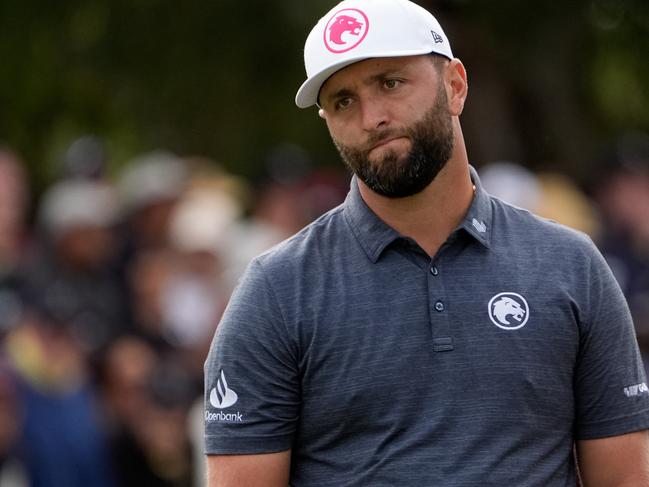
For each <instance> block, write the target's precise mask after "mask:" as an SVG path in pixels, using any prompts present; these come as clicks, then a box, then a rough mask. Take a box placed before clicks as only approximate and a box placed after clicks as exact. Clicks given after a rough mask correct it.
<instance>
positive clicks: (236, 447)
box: [204, 434, 293, 455]
mask: <svg viewBox="0 0 649 487" xmlns="http://www.w3.org/2000/svg"><path fill="white" fill-rule="evenodd" d="M292 442H293V435H292V434H287V435H278V436H270V437H269V436H263V437H262V436H246V437H230V436H225V435H218V436H217V435H208V436H206V437H205V451H204V453H205V454H206V455H246V454H256V453H275V452H280V451H285V450H289V449H290V448H291V446H292Z"/></svg>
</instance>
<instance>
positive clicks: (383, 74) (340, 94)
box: [324, 68, 403, 102]
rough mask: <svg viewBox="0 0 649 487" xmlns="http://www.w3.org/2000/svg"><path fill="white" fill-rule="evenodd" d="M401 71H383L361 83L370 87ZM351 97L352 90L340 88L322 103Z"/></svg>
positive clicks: (397, 69)
mask: <svg viewBox="0 0 649 487" xmlns="http://www.w3.org/2000/svg"><path fill="white" fill-rule="evenodd" d="M402 71H403V70H401V69H399V68H388V69H385V70H383V71H381V72H380V73H377V74H373V75H372V76H370V77H369V78H367V79H366V80H364V81H363V82H362V83H363V84H364V85H366V86H367V85H371V84H373V83H376V82H377V81H383V80H384V79H386V78H389V77H390V76H394V75H397V74H400V73H401V72H402ZM353 95H354V92H353V91H352V90H350V89H349V88H341V89H339V90H338V91H335V92H334V93H331V94H330V95H328V96H327V97H326V98H325V99H324V101H325V102H331V101H333V100H337V99H340V98H345V97H348V96H353Z"/></svg>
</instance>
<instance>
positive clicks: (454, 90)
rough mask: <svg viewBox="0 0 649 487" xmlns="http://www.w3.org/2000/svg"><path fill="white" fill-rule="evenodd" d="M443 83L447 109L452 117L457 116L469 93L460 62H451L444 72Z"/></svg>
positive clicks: (456, 60) (464, 71) (464, 72)
mask: <svg viewBox="0 0 649 487" xmlns="http://www.w3.org/2000/svg"><path fill="white" fill-rule="evenodd" d="M444 81H445V83H446V92H447V94H448V107H449V111H450V112H451V115H452V116H456V117H457V116H459V115H460V114H461V113H462V111H463V110H464V101H465V100H466V97H467V94H468V92H469V84H468V81H467V76H466V69H464V64H462V61H460V60H459V59H457V58H455V59H453V60H451V61H450V62H449V63H448V64H447V65H446V69H445V70H444Z"/></svg>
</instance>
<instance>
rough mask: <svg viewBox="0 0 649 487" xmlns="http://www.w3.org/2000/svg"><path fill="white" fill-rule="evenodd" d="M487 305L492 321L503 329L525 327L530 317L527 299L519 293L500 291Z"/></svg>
mask: <svg viewBox="0 0 649 487" xmlns="http://www.w3.org/2000/svg"><path fill="white" fill-rule="evenodd" d="M487 307H488V311H489V318H490V319H491V322H492V323H493V324H494V325H496V326H497V327H498V328H502V329H503V330H518V329H519V328H523V327H524V326H525V324H526V323H527V320H528V319H529V317H530V309H529V306H528V305H527V301H526V300H525V298H524V297H523V296H521V295H520V294H518V293H512V292H506V293H498V294H496V295H495V296H494V297H493V298H491V299H490V300H489V304H488V305H487Z"/></svg>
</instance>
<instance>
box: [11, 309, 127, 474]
mask: <svg viewBox="0 0 649 487" xmlns="http://www.w3.org/2000/svg"><path fill="white" fill-rule="evenodd" d="M28 309H29V311H28V312H26V313H25V314H24V315H23V320H22V323H21V324H20V326H18V327H16V328H15V329H14V330H12V331H11V332H10V334H9V335H8V337H7V343H6V353H7V355H8V357H9V360H10V363H11V366H12V367H13V370H14V375H15V377H16V389H15V390H16V401H17V404H18V405H19V407H20V411H21V412H20V415H19V417H18V418H14V419H19V421H20V422H19V423H18V424H17V429H18V431H19V434H18V438H17V442H16V443H17V446H16V451H17V457H18V458H19V459H20V461H21V463H22V465H23V467H24V471H25V473H26V477H27V478H28V479H29V485H30V486H32V487H41V486H43V487H59V486H60V487H75V486H78V487H82V486H83V487H85V486H88V485H92V486H97V487H102V486H106V487H108V486H113V485H115V484H114V482H113V474H112V469H111V466H110V457H109V455H108V450H107V445H106V441H105V436H104V433H103V431H102V429H101V425H102V421H101V420H100V416H99V411H98V410H97V401H96V399H97V397H96V394H95V391H94V387H93V385H92V382H91V380H90V376H89V375H88V370H87V366H86V362H85V354H84V353H83V352H82V351H81V349H80V348H79V346H78V343H77V341H76V340H75V339H74V338H73V337H72V336H71V335H70V334H69V332H68V329H67V328H66V327H65V326H64V325H63V324H62V323H58V322H56V320H54V319H52V318H51V317H49V316H48V315H47V313H43V312H42V311H37V310H36V308H32V307H28Z"/></svg>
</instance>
